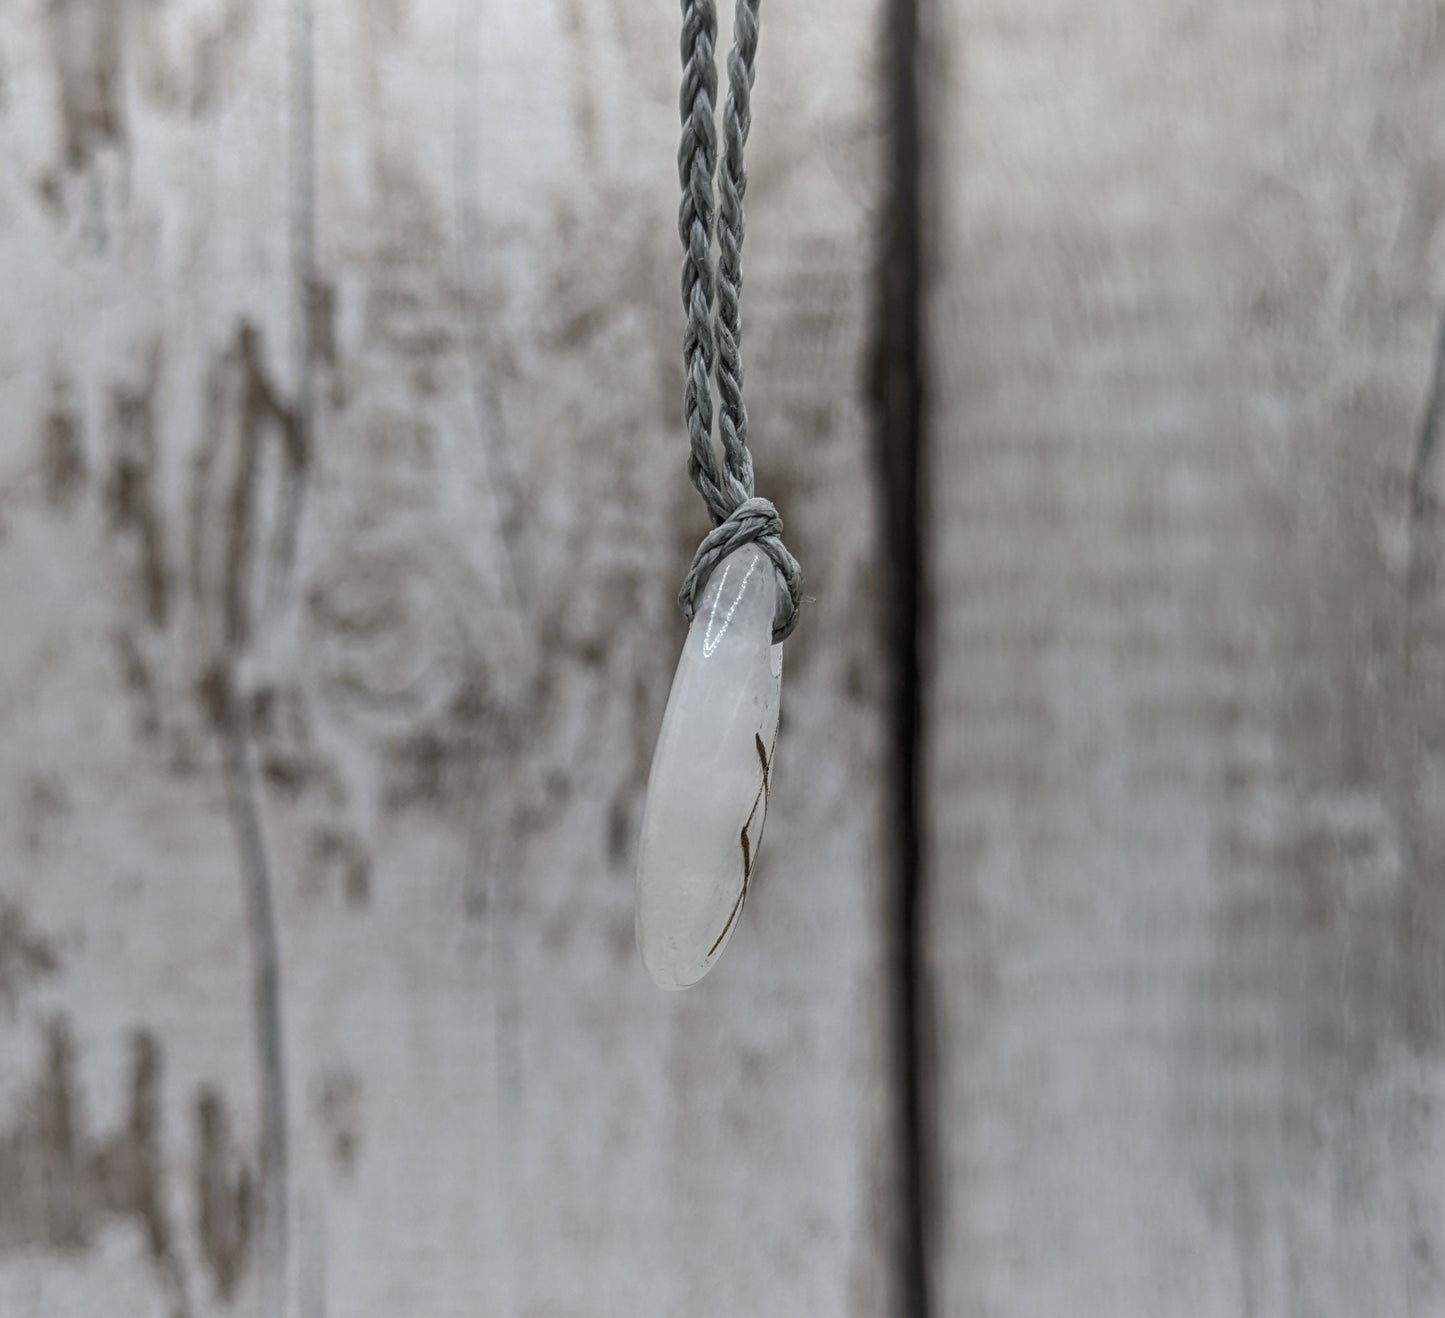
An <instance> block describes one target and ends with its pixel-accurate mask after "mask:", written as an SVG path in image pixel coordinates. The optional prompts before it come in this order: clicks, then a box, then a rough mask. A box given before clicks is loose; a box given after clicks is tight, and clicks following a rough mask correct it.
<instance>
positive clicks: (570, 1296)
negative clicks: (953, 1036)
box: [0, 0, 893, 1318]
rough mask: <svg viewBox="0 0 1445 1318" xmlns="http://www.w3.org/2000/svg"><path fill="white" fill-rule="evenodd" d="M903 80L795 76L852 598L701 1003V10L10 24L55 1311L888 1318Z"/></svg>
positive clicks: (770, 69)
mask: <svg viewBox="0 0 1445 1318" xmlns="http://www.w3.org/2000/svg"><path fill="white" fill-rule="evenodd" d="M876 23H877V12H876V5H875V4H874V3H872V0H848V3H845V4H837V3H833V4H830V5H827V6H824V5H822V4H821V3H812V4H808V5H803V6H797V7H794V8H792V9H790V10H789V9H780V10H779V11H777V12H776V13H772V12H770V13H769V14H767V15H766V18H765V27H764V38H763V51H762V55H761V57H760V82H759V87H758V94H757V102H756V107H755V142H754V145H753V149H752V152H751V156H750V159H751V160H752V161H754V162H755V164H754V167H753V186H752V190H751V192H750V203H751V205H750V216H749V219H750V226H749V239H748V242H749V247H748V288H747V293H746V296H745V301H744V315H745V318H746V326H747V328H746V335H747V341H746V347H747V351H748V353H749V360H750V362H751V363H752V370H751V379H750V384H751V410H752V416H753V422H754V433H755V436H756V439H755V445H756V449H757V459H758V467H759V476H760V483H761V487H762V489H763V490H764V492H766V493H768V494H770V495H771V496H772V497H774V498H775V499H776V501H777V502H778V503H779V505H780V507H781V508H782V510H783V512H784V515H785V517H787V519H788V537H789V542H790V544H791V545H792V546H793V548H794V549H795V551H796V552H797V553H798V555H799V557H800V558H801V559H802V560H803V563H804V566H805V569H806V570H807V571H808V573H809V591H810V594H811V595H812V596H813V597H815V598H814V600H813V602H812V603H811V604H810V606H809V612H808V617H807V618H806V620H805V622H804V625H803V627H802V629H801V631H800V632H799V634H798V637H797V639H796V641H795V642H790V643H789V647H788V658H787V678H786V682H785V687H786V690H785V695H784V721H785V726H784V729H783V734H782V742H781V745H780V750H779V753H780V756H781V759H780V761H779V765H778V774H777V786H776V793H775V800H774V811H775V817H774V819H773V822H772V826H771V827H770V829H769V840H768V846H767V848H766V849H765V852H764V858H763V861H762V867H761V873H760V876H759V878H760V882H759V883H758V884H757V886H756V891H755V893H754V897H753V900H752V901H750V902H749V909H748V912H747V914H746V915H745V917H744V919H745V924H744V927H743V929H742V930H741V931H740V932H739V935H738V937H737V938H736V939H735V940H734V944H733V946H732V947H731V948H730V950H729V953H728V956H727V958H726V960H725V961H724V963H723V964H722V965H721V966H720V967H719V969H718V970H717V971H716V972H715V973H714V974H713V976H711V977H710V978H709V980H708V981H707V983H706V984H705V985H704V986H702V987H701V988H699V989H698V990H695V991H693V992H692V993H690V994H687V995H684V996H681V997H673V996H665V995H662V994H659V993H658V992H657V991H656V990H654V989H653V988H652V987H651V985H650V984H649V983H648V982H647V980H646V977H645V975H644V974H643V972H642V971H641V968H640V966H639V964H638V962H637V958H636V954H635V951H634V949H633V946H632V933H631V859H632V852H633V847H634V844H635V835H636V829H637V823H638V812H639V809H640V795H641V791H642V787H643V784H644V781H645V775H646V770H647V758H648V755H649V753H650V744H651V739H652V736H653V734H654V732H655V729H656V726H657V723H658V722H659V720H660V717H661V711H662V706H663V702H664V701H665V698H666V694H667V683H668V680H669V677H670V672H671V667H672V663H673V661H674V658H675V655H676V650H677V647H678V646H679V645H680V641H681V635H682V626H681V621H680V619H679V618H678V617H677V615H676V613H675V609H674V607H673V604H672V599H673V595H674V593H675V591H676V587H677V584H678V581H679V580H680V577H681V574H682V571H683V570H684V568H685V565H686V561H687V558H688V556H689V555H690V554H691V550H692V547H693V545H694V544H695V542H696V540H697V538H698V537H699V536H700V535H701V533H702V531H703V530H704V529H705V519H704V516H703V513H702V509H701V504H700V503H699V502H698V501H697V499H696V496H695V495H694V494H693V493H692V491H691V490H690V489H689V488H688V487H687V485H686V481H685V477H684V476H683V466H682V460H683V442H682V426H681V415H680V414H681V407H680V396H681V371H680V356H681V353H680V339H681V325H682V311H681V307H680V306H679V305H678V298H677V287H676V278H677V270H678V268H679V264H680V252H679V250H678V243H677V237H676V232H675V225H674V219H673V216H674V214H675V206H676V199H675V192H676V185H675V181H674V165H673V157H674V153H675V137H676V132H677V128H676V118H677V113H676V108H675V101H676V83H677V76H678V75H677V70H676V59H677V57H676V42H677V38H676V26H677V15H676V13H675V10H674V7H672V6H669V5H665V4H661V3H660V2H659V3H654V4H650V5H647V6H636V5H631V4H627V5H623V4H617V5H596V6H594V5H581V4H577V3H560V2H559V3H557V4H542V5H528V6H522V5H510V4H504V3H501V2H500V0H465V2H464V3H458V4H455V5H421V4H408V3H406V2H405V0H400V2H399V3H386V4H373V5H366V6H334V5H310V4H308V3H306V0H293V3H291V4H290V5H289V6H288V5H284V4H282V3H281V2H280V0H218V3H214V4H209V3H201V2H200V0H194V2H191V0H187V3H173V4H171V5H168V6H165V7H160V6H148V5H140V4H135V5H126V6H113V5H110V4H108V3H105V2H104V0H57V2H56V3H49V4H45V3H41V0H30V3H27V4H24V5H21V6H12V7H10V8H9V9H7V10H6V11H5V12H4V13H3V14H0V88H3V95H0V267H3V272H4V277H5V281H6V289H7V292H6V296H5V298H4V299H0V326H3V334H0V418H3V423H4V433H5V434H6V436H7V440H6V442H5V444H4V446H3V449H0V455H3V462H4V466H3V469H0V600H3V601H4V604H5V612H6V617H7V618H8V619H10V620H11V621H10V622H9V623H8V624H7V625H6V626H5V627H3V628H0V777H3V787H0V791H3V792H4V793H5V794H6V795H5V799H6V800H7V801H8V802H9V803H10V804H9V806H8V807H7V809H6V811H5V812H4V815H3V825H0V1311H3V1312H4V1313H6V1314H16V1315H21V1316H26V1315H32V1314H34V1315H39V1314H50V1313H61V1312H65V1313H71V1312H73V1313H83V1312H100V1311H102V1310H104V1311H108V1312H126V1313H131V1312H134V1313H141V1312H160V1311H164V1312H167V1313H170V1314H176V1315H183V1314H206V1313H219V1312H228V1311H230V1310H231V1308H232V1307H235V1308H236V1309H237V1310H238V1311H243V1312H264V1313H268V1314H271V1313H281V1312H289V1313H295V1314H299V1315H302V1318H313V1316H316V1315H321V1314H324V1313H328V1312H330V1313H344V1314H349V1315H350V1314H355V1315H367V1314H377V1315H382V1314H385V1315H392V1314H397V1313H418V1314H421V1313H425V1314H428V1315H436V1316H437V1318H444V1315H447V1314H468V1315H471V1314H475V1313H479V1312H483V1313H499V1314H500V1313H518V1314H533V1315H542V1314H559V1313H582V1312H591V1313H627V1314H637V1315H647V1314H659V1315H661V1314H672V1313H677V1312H690V1313H698V1314H708V1313H716V1314H734V1313H739V1312H747V1313H754V1314H780V1315H781V1314H796V1313H805V1312H812V1313H846V1312H858V1313H869V1314H871V1313H876V1312H880V1311H882V1310H883V1309H884V1308H886V1307H887V1305H888V1304H889V1302H890V1295H891V1286H890V1279H889V1273H888V1263H887V1260H888V1257H889V1250H890V1240H889V1236H890V1231H891V1225H890V1221H891V1219H890V1213H889V1210H888V1207H887V1202H888V1198H887V1197H888V1195H889V1193H890V1192H891V1190H892V1187H893V1168H892V1163H891V1159H892V1140H891V1136H890V1133H889V1132H890V1128H891V1127H890V1122H891V1113H890V1110H889V1097H888V1095H889V1085H888V1076H887V1074H886V1069H887V1057H888V1055H889V1053H888V1048H887V1041H886V1038H885V1031H886V1020H885V1017H884V1011H883V1007H882V1004H883V1002H884V1001H885V996H886V995H885V991H884V980H885V973H886V972H885V966H884V950H885V937H884V931H883V929H882V921H881V913H882V910H883V902H882V893H881V890H880V885H879V883H878V880H877V873H878V867H879V864H880V861H881V857H882V855H883V854H884V848H883V845H882V827H883V825H882V816H883V809H884V807H883V802H884V799H885V798H884V793H883V790H882V786H883V784H882V780H881V775H882V772H883V770H882V764H883V758H884V754H883V736H882V712H881V711H882V698H883V691H882V686H881V682H880V680H879V678H878V676H877V674H878V673H879V671H880V668H881V655H880V653H879V648H878V647H879V638H878V628H877V625H876V612H877V607H878V603H877V601H876V599H875V597H874V594H873V586H872V582H873V581H874V580H875V579H876V571H875V564H874V557H875V554H876V552H877V551H876V543H877V537H876V535H875V509H874V497H873V492H872V485H871V481H872V472H871V464H870V462H869V456H868V416H867V410H866V402H865V397H864V388H863V383H862V382H863V380H864V377H865V371H864V369H863V366H864V362H865V356H866V351H867V348H868V344H867V342H866V338H867V320H868V314H869V311H870V306H869V298H870V295H871V291H872V289H871V281H870V279H869V276H868V273H867V267H868V264H869V260H870V253H871V245H872V240H873V226H874V214H875V211H876V198H877V194H878V189H879V186H880V183H879V179H880V171H879V169H878V161H877V159H876V155H877V144H876V134H875V124H876V121H877V118H878V114H879V108H880V107H879V101H878V98H877V97H876V95H875V91H874V80H875V78H876V76H877V74H876V70H875V68H874V63H873V56H872V38H873V34H874V30H875V26H876ZM268 929H269V931H270V932H269V934H268V932H267V931H268ZM272 946H274V951H275V955H276V966H275V971H274V974H273V973H271V972H270V971H268V970H267V968H266V966H265V956H264V953H265V952H266V951H267V949H268V948H270V947H272ZM258 967H259V969H258Z"/></svg>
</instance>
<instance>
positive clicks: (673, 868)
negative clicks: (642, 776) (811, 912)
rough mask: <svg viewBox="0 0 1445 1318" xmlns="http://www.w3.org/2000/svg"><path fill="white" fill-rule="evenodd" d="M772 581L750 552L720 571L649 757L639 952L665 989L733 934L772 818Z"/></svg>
mask: <svg viewBox="0 0 1445 1318" xmlns="http://www.w3.org/2000/svg"><path fill="white" fill-rule="evenodd" d="M777 590H778V582H777V573H776V571H775V570H774V568H773V564H772V562H771V561H770V560H769V559H768V557H767V555H766V554H764V553H763V551H762V550H760V549H759V548H758V547H757V545H755V544H749V545H745V546H744V547H743V548H741V549H739V550H736V551H735V552H734V553H732V554H729V555H728V557H727V558H725V559H724V560H723V561H722V563H720V564H719V565H718V567H717V568H716V569H715V570H714V572H713V574H712V576H711V578H710V579H709V580H708V583H707V586H706V588H705V589H704V591H703V595H702V600H701V603H700V604H699V607H698V609H697V612H696V614H695V615H694V617H693V621H692V625H691V626H690V627H689V629H688V633H687V640H686V642H685V643H684V645H683V650H682V658H681V659H680V660H679V661H678V665H677V675H676V676H675V677H674V678H673V683H672V693H671V695H670V696H669V697H668V701H667V710H666V712H665V713H664V714H663V717H662V731H661V732H660V733H659V735H658V739H657V748H656V750H655V751H654V753H653V757H652V773H651V775H650V777H649V778H648V783H647V804H646V807H645V810H644V812H643V817H642V840H641V846H640V849H639V854H638V862H637V881H636V899H637V906H636V922H637V946H638V950H639V951H640V952H641V953H642V961H643V964H644V965H645V966H646V967H647V970H648V973H649V974H650V975H651V976H652V978H653V980H654V981H655V982H656V983H657V984H658V985H659V986H660V987H662V988H665V989H684V988H688V987H689V986H690V985H693V984H696V983H697V982H698V980H700V979H701V978H702V977H703V976H704V975H705V974H707V972H708V971H709V970H710V969H711V968H712V966H713V964H714V963H715V962H716V960H717V958H718V957H719V955H721V953H722V950H723V948H724V947H725V946H727V942H728V940H729V939H730V938H731V937H732V934H733V931H734V930H735V929H736V928H737V925H738V919H739V917H740V916H741V914H742V910H743V905H744V902H745V901H746V899H747V895H748V887H749V884H750V882H751V880H752V876H753V873H754V870H755V868H756V866H757V861H758V849H759V847H760V846H761V844H762V837H763V825H764V823H765V822H766V820H767V815H768V795H769V792H770V790H771V775H772V766H773V749H774V746H775V744H776V741H777V733H778V706H779V700H780V697H781V692H782V675H783V647H782V645H781V644H777V645H774V644H773V642H772V630H773V614H774V604H775V598H776V593H777Z"/></svg>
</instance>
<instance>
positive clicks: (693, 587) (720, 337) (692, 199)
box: [677, 0, 803, 642]
mask: <svg viewBox="0 0 1445 1318" xmlns="http://www.w3.org/2000/svg"><path fill="white" fill-rule="evenodd" d="M758 5H759V0H737V10H736V16H735V19H734V27H733V49H732V53H731V54H730V55H729V56H728V103H727V109H726V112H725V113H724V115H723V158H722V167H721V169H720V170H719V172H718V173H719V177H718V186H719V191H720V192H721V205H720V207H719V208H718V209H717V211H716V223H717V232H718V257H719V259H718V268H717V276H716V278H717V288H716V292H717V326H716V330H715V331H714V328H713V325H712V321H711V313H712V301H713V292H714V288H713V279H714V275H713V269H712V231H713V224H714V204H713V192H712V179H713V171H714V167H715V164H716V155H717V127H716V125H715V123H714V121H713V100H714V98H715V97H716V95H717V65H716V61H715V55H714V50H715V47H716V45H717V8H716V6H715V5H714V3H713V0H682V96H681V110H682V144H681V146H680V147H679V148H678V156H677V165H678V176H679V179H680V181H681V183H682V205H681V208H680V209H679V211H678V232H679V234H680V235H681V237H682V245H683V251H684V257H683V265H682V302H683V306H684V308H685V309H686V311H687V330H686V333H685V336H684V339H683V360H684V363H685V366H686V381H685V384H684V386H683V411H684V414H685V416H686V418H687V431H688V438H689V441H690V446H691V447H690V451H689V454H688V461H687V470H688V475H689V476H690V477H691V478H692V483H693V484H694V485H695V486H696V487H697V492H698V493H699V494H700V495H702V499H703V502H704V503H705V504H706V505H707V510H708V513H709V514H710V515H711V517H712V520H713V529H712V530H711V531H710V532H709V533H708V534H707V535H706V536H705V537H704V539H703V541H702V543H701V544H700V545H699V546H698V549H697V553H696V554H695V555H694V556H693V560H692V566H691V567H690V568H689V569H688V573H687V578H686V580H684V582H683V584H682V590H681V592H679V594H678V603H679V604H680V605H681V607H682V611H683V613H684V615H686V617H687V618H688V619H689V620H691V618H692V616H693V612H694V610H695V607H696V602H697V596H698V593H699V592H700V591H701V590H702V588H703V586H704V585H705V584H706V582H707V579H708V577H709V576H710V575H711V574H712V570H713V568H715V567H716V566H717V565H718V564H719V563H720V562H722V560H723V559H724V558H726V557H727V556H728V555H729V554H730V553H732V552H733V551H734V550H735V549H740V548H741V547H742V546H743V545H745V544H748V543H750V542H752V541H757V544H758V548H759V549H761V550H762V551H763V552H764V553H765V554H766V555H767V556H768V557H769V558H770V559H771V560H772V562H773V565H774V566H775V567H776V568H777V571H778V575H779V577H780V578H781V581H782V585H783V588H784V589H783V591H782V593H781V594H780V595H779V597H778V606H777V612H776V615H775V617H774V621H773V640H774V642H777V641H781V640H783V639H784V638H786V637H787V636H789V635H790V634H791V633H792V631H793V628H795V627H796V626H797V625H798V605H799V603H800V601H801V598H802V589H803V573H802V569H801V568H799V566H798V562H797V560H796V559H795V558H794V557H793V556H792V554H790V553H789V552H788V550H787V547H786V546H785V545H784V544H783V541H782V532H783V522H782V518H780V517H779V516H778V510H777V509H776V508H775V507H773V505H772V503H770V502H769V501H768V500H767V499H764V498H760V497H758V496H757V495H755V494H754V492H753V460H752V455H751V454H750V453H749V452H748V446H747V440H748V414H747V408H746V407H745V406H744V403H743V359H742V346H741V341H742V320H741V315H740V310H739V301H740V298H741V294H742V282H743V270H742V260H743V194H744V193H745V192H746V191H747V183H748V179H747V173H746V171H745V170H744V168H743V146H744V145H745V144H746V142H747V138H748V129H749V127H750V126H751V123H752V104H751V102H752V89H753V62H754V59H755V57H756V55H757V49H758ZM714 369H715V370H716V374H717V387H718V400H719V404H720V408H719V419H718V428H719V430H720V432H721V435H722V445H723V465H722V467H721V468H719V466H718V461H717V454H716V452H715V451H714V449H713V442H712V396H711V389H710V381H711V378H712V375H713V372H714Z"/></svg>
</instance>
